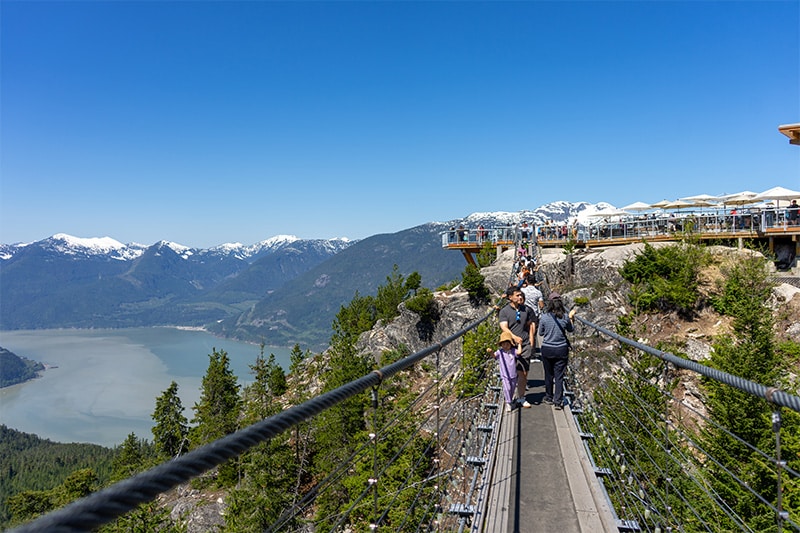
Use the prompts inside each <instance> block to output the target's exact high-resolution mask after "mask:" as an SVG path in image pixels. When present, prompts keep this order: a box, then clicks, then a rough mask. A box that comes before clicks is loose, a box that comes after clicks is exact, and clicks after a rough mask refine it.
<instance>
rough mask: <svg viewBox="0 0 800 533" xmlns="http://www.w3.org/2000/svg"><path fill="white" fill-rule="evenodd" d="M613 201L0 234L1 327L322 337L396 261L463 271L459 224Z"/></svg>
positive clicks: (577, 212)
mask: <svg viewBox="0 0 800 533" xmlns="http://www.w3.org/2000/svg"><path fill="white" fill-rule="evenodd" d="M608 205H609V204H605V203H601V204H590V203H588V202H576V203H570V202H554V203H552V204H547V205H545V206H541V207H539V208H537V209H534V210H531V211H521V212H517V213H510V212H485V213H473V214H471V215H468V216H467V217H464V218H462V219H455V220H451V221H446V222H427V223H425V224H421V225H419V226H415V227H413V228H408V229H405V230H401V231H399V232H395V233H386V234H379V235H373V236H370V237H367V238H365V239H360V240H349V239H346V238H339V239H328V240H326V239H299V238H297V237H295V236H292V235H276V236H274V237H270V238H268V239H265V240H263V241H259V242H258V243H255V244H252V245H242V244H241V243H225V244H221V245H218V246H214V247H212V248H208V249H200V248H189V247H185V246H182V245H180V244H177V243H173V242H171V241H168V240H162V241H159V242H157V243H155V244H153V245H150V246H144V245H141V244H137V243H131V244H127V245H125V244H122V243H120V242H119V241H116V240H114V239H112V238H110V237H101V238H89V239H86V238H79V237H72V236H70V235H67V234H63V233H60V234H56V235H53V236H52V237H49V238H47V239H43V240H41V241H36V242H34V243H27V244H16V245H6V244H2V245H0V270H1V271H2V276H0V300H2V301H3V306H0V329H46V328H62V327H72V328H97V327H112V328H118V327H136V326H154V325H173V326H193V327H205V328H206V329H208V330H209V331H211V332H213V333H215V334H217V335H223V336H230V337H233V338H237V339H239V340H245V341H250V342H266V343H267V344H272V345H293V344H295V343H298V344H301V345H305V346H314V347H320V346H323V345H324V344H325V343H326V342H327V338H328V336H329V334H330V333H329V330H330V324H331V322H332V320H333V318H334V316H335V314H336V313H337V312H338V310H339V308H340V307H341V306H342V305H344V304H346V303H347V302H349V301H350V300H351V299H352V298H353V296H355V294H356V293H358V294H361V295H369V294H373V293H374V292H375V291H376V290H377V287H378V286H379V285H381V284H383V282H384V281H385V279H386V276H388V275H389V274H390V273H391V271H392V269H393V267H394V265H398V268H399V270H400V272H401V273H402V274H403V275H408V274H410V273H412V272H414V271H418V272H419V273H420V274H421V276H422V278H423V285H424V286H426V287H428V288H431V289H435V288H436V287H438V286H440V285H442V284H444V283H448V282H451V281H453V280H458V279H460V273H461V272H462V270H463V268H464V260H463V258H462V257H461V254H454V253H453V252H452V251H449V250H446V249H443V248H442V245H441V242H442V241H441V233H442V232H445V231H447V228H448V227H451V226H453V225H456V224H465V225H467V226H470V227H473V226H477V225H478V224H483V225H484V226H487V227H488V226H491V225H498V226H499V225H512V224H516V223H518V222H520V221H523V220H524V221H527V222H529V223H532V224H541V223H544V222H545V221H547V220H553V221H555V222H561V221H567V220H571V219H574V218H580V217H583V216H586V215H587V214H590V213H592V212H595V211H597V210H600V209H604V208H607V206H608Z"/></svg>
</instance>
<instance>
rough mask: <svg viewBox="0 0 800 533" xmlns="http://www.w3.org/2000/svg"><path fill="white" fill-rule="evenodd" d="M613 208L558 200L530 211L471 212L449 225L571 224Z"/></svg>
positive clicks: (581, 221)
mask: <svg viewBox="0 0 800 533" xmlns="http://www.w3.org/2000/svg"><path fill="white" fill-rule="evenodd" d="M613 208H614V206H613V205H611V204H609V203H606V202H599V203H596V204H591V203H589V202H564V201H558V202H552V203H549V204H545V205H543V206H541V207H537V208H536V209H534V210H532V211H529V210H524V211H517V212H514V213H511V212H507V211H496V212H489V213H472V214H471V215H469V216H468V217H466V218H464V219H461V220H455V221H452V224H451V225H453V224H464V226H465V227H475V226H477V225H478V224H483V225H484V226H485V227H492V226H513V225H515V224H521V223H522V222H527V223H528V224H529V225H532V226H540V225H543V224H545V223H546V222H548V221H551V222H556V223H560V222H566V223H568V224H571V223H572V222H573V221H575V220H577V221H578V222H580V223H583V222H585V221H586V219H587V218H588V217H589V215H591V214H593V213H597V212H598V211H601V210H606V209H613Z"/></svg>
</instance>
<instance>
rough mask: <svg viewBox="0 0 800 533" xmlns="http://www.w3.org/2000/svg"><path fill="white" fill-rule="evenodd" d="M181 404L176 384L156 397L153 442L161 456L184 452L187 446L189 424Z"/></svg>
mask: <svg viewBox="0 0 800 533" xmlns="http://www.w3.org/2000/svg"><path fill="white" fill-rule="evenodd" d="M183 410H184V408H183V404H182V403H181V398H180V396H178V384H177V383H176V382H174V381H173V382H172V383H170V386H169V387H168V388H167V390H165V391H164V392H163V394H161V396H159V397H158V398H156V408H155V411H153V415H152V419H153V420H154V421H155V425H154V426H153V429H152V431H153V443H154V444H155V446H156V449H157V450H158V452H159V453H160V454H161V455H162V456H166V457H176V456H178V455H181V454H182V453H185V452H186V450H187V448H188V440H187V436H188V434H189V425H188V421H187V420H186V417H185V416H184V415H183Z"/></svg>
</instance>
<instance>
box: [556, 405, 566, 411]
mask: <svg viewBox="0 0 800 533" xmlns="http://www.w3.org/2000/svg"><path fill="white" fill-rule="evenodd" d="M555 408H556V411H561V410H563V409H564V406H563V405H561V404H558V405H556V406H555Z"/></svg>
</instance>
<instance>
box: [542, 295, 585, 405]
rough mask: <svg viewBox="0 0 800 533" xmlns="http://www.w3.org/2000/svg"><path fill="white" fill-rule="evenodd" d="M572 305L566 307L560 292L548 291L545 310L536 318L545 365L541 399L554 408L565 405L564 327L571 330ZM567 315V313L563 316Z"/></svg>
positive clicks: (566, 346) (566, 357)
mask: <svg viewBox="0 0 800 533" xmlns="http://www.w3.org/2000/svg"><path fill="white" fill-rule="evenodd" d="M575 312H576V310H575V309H572V310H570V312H569V314H567V310H566V308H565V307H564V302H563V301H561V295H560V294H559V293H557V292H553V293H550V297H549V298H548V300H547V305H546V307H545V309H544V313H542V316H541V317H540V318H539V335H541V336H542V366H543V367H544V403H549V404H553V405H554V406H555V408H556V409H563V408H564V373H565V372H566V370H567V363H568V362H569V349H570V343H569V339H568V338H567V333H566V332H567V331H573V330H574V329H575V327H574V326H573V325H572V317H574V316H575ZM565 315H566V316H565Z"/></svg>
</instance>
